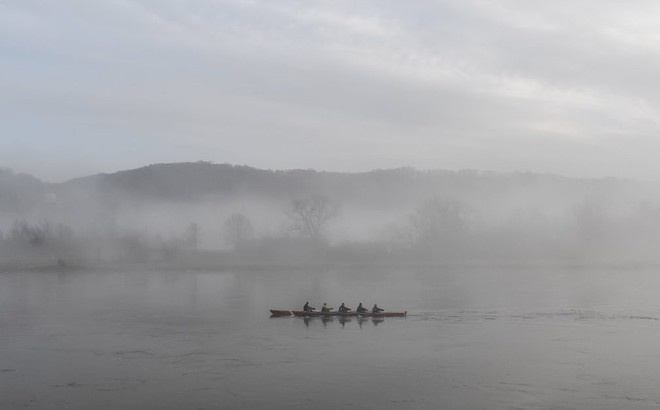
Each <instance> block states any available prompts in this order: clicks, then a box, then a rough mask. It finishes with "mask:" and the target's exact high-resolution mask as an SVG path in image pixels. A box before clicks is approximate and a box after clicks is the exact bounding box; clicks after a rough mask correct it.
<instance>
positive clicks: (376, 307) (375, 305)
mask: <svg viewBox="0 0 660 410" xmlns="http://www.w3.org/2000/svg"><path fill="white" fill-rule="evenodd" d="M384 310H385V309H381V308H379V307H378V305H377V304H375V303H374V307H372V308H371V313H380V312H382V311H384Z"/></svg>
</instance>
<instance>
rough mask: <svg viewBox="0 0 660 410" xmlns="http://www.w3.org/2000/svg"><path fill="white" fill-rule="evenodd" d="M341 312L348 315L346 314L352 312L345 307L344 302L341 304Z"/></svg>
mask: <svg viewBox="0 0 660 410" xmlns="http://www.w3.org/2000/svg"><path fill="white" fill-rule="evenodd" d="M339 311H340V312H341V313H346V312H350V311H351V309H349V308H347V307H346V306H345V305H344V302H341V306H339Z"/></svg>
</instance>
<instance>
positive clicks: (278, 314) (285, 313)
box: [270, 309, 291, 317]
mask: <svg viewBox="0 0 660 410" xmlns="http://www.w3.org/2000/svg"><path fill="white" fill-rule="evenodd" d="M270 316H271V317H288V316H291V311H290V310H275V309H270Z"/></svg>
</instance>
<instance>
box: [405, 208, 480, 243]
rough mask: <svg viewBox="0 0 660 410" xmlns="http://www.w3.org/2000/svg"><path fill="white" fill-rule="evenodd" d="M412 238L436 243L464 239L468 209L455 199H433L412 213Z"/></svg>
mask: <svg viewBox="0 0 660 410" xmlns="http://www.w3.org/2000/svg"><path fill="white" fill-rule="evenodd" d="M410 227H411V228H412V232H411V234H410V239H411V240H413V241H415V242H417V243H418V244H426V245H435V244H441V243H445V242H447V241H450V242H454V241H456V240H460V239H462V237H463V236H464V235H465V233H466V231H467V210H466V208H465V206H463V205H462V204H461V203H460V202H458V201H455V200H451V199H449V200H442V199H437V198H436V199H432V200H430V201H428V202H426V203H424V204H423V205H422V206H421V207H420V208H418V209H417V210H416V211H415V212H414V213H413V214H412V215H410Z"/></svg>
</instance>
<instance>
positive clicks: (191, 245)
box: [185, 222, 199, 254]
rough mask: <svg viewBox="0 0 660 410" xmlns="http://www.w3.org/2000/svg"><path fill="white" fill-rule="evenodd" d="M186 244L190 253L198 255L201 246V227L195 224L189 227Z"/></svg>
mask: <svg viewBox="0 0 660 410" xmlns="http://www.w3.org/2000/svg"><path fill="white" fill-rule="evenodd" d="M185 242H186V244H187V245H188V249H189V250H190V253H192V254H196V253H197V247H198V246H199V225H197V223H195V222H193V223H191V224H190V225H189V226H188V229H186V233H185Z"/></svg>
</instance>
